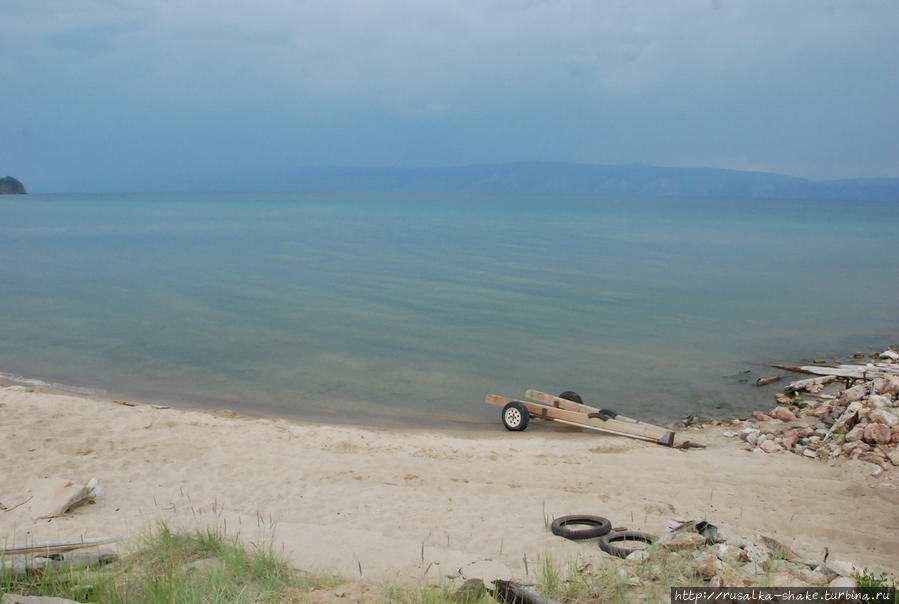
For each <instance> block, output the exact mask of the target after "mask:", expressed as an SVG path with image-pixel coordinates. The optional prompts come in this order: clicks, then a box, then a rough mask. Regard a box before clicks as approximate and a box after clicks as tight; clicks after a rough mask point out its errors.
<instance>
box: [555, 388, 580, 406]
mask: <svg viewBox="0 0 899 604" xmlns="http://www.w3.org/2000/svg"><path fill="white" fill-rule="evenodd" d="M559 398H564V399H565V400H566V401H571V402H572V403H577V404H578V405H583V404H584V399H582V398H581V395H580V394H578V393H577V392H575V391H574V390H566V391H565V392H563V393H562V394H560V395H559Z"/></svg>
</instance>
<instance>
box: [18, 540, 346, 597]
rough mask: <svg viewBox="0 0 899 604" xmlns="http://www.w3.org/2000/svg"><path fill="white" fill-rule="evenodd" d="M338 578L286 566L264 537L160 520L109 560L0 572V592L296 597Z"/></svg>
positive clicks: (332, 584)
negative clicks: (250, 541)
mask: <svg viewBox="0 0 899 604" xmlns="http://www.w3.org/2000/svg"><path fill="white" fill-rule="evenodd" d="M343 582H344V579H342V578H340V577H337V576H334V575H330V574H310V573H302V572H299V571H295V570H292V569H291V568H290V567H289V566H288V565H287V562H286V559H285V557H284V556H283V555H282V554H281V553H280V552H278V551H276V550H275V549H274V548H273V547H272V546H271V544H256V545H251V546H245V545H243V544H242V543H241V542H240V541H238V539H237V538H234V537H229V536H227V535H226V534H225V533H224V531H222V530H220V529H218V528H208V529H198V530H193V531H182V530H173V529H171V528H170V527H168V526H167V525H165V524H162V525H160V526H159V527H158V528H157V529H156V530H154V531H153V532H152V533H150V534H148V535H146V536H144V537H143V538H141V539H140V540H138V542H137V543H136V545H135V546H134V548H133V550H132V551H130V552H126V553H124V554H123V555H122V557H121V558H120V559H119V560H118V561H116V562H113V563H111V564H108V565H106V566H102V567H94V568H89V569H62V570H57V571H53V570H50V569H48V570H45V571H44V572H43V573H39V574H29V575H27V576H25V577H13V576H11V575H9V576H7V575H2V576H0V593H18V594H22V595H40V596H56V597H63V598H69V599H73V600H77V601H84V600H89V601H91V602H103V603H110V604H119V603H121V604H126V603H129V604H130V603H133V602H146V603H148V604H156V603H159V604H162V603H166V604H168V603H172V602H178V603H179V604H180V603H185V604H191V603H194V602H196V603H200V602H203V603H219V602H220V603H225V602H228V603H232V602H233V603H243V602H247V603H250V602H291V601H296V602H301V601H303V594H304V593H306V592H310V591H313V590H317V589H326V588H329V587H333V586H336V585H339V584H341V583H343Z"/></svg>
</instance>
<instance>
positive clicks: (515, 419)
mask: <svg viewBox="0 0 899 604" xmlns="http://www.w3.org/2000/svg"><path fill="white" fill-rule="evenodd" d="M500 417H501V418H502V420H503V425H504V426H505V427H506V430H511V431H513V432H523V431H524V430H526V429H527V427H528V423H529V422H530V421H531V414H530V413H528V408H527V407H525V406H524V403H522V402H521V401H512V402H510V403H506V406H505V407H503V412H502V413H501V414H500Z"/></svg>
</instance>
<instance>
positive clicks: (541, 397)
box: [524, 390, 599, 414]
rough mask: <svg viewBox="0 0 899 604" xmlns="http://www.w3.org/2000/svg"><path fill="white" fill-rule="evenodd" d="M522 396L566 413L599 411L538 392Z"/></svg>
mask: <svg viewBox="0 0 899 604" xmlns="http://www.w3.org/2000/svg"><path fill="white" fill-rule="evenodd" d="M524 395H525V396H526V397H528V398H531V399H534V400H535V401H537V402H539V403H546V404H547V405H552V406H553V407H556V408H558V409H565V410H566V411H576V412H578V413H587V414H590V413H596V412H597V411H599V408H597V407H591V406H590V405H584V404H581V403H575V402H574V401H569V400H568V399H566V398H559V397H558V396H553V395H551V394H546V393H544V392H540V391H539V390H528V391H527V392H525V393H524Z"/></svg>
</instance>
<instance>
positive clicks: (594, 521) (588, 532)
mask: <svg viewBox="0 0 899 604" xmlns="http://www.w3.org/2000/svg"><path fill="white" fill-rule="evenodd" d="M571 524H574V525H586V526H588V527H590V528H580V529H575V528H573V527H570V526H569V525H571ZM549 529H550V530H551V531H552V532H553V535H557V536H559V537H565V538H566V539H571V540H572V541H581V540H582V539H595V538H596V537H602V536H603V535H605V534H606V533H608V532H609V531H611V530H612V523H611V522H609V520H608V518H603V517H602V516H561V517H559V518H556V519H555V520H553V523H552V524H551V525H550V527H549Z"/></svg>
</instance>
